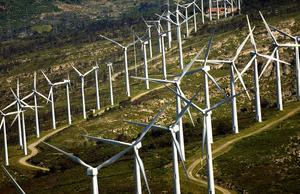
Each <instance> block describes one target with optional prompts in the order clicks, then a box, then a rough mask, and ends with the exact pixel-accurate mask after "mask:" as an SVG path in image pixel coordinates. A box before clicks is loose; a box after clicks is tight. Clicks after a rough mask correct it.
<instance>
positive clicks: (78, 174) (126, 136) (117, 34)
mask: <svg viewBox="0 0 300 194" xmlns="http://www.w3.org/2000/svg"><path fill="white" fill-rule="evenodd" d="M49 2H50V1H49ZM68 2H70V3H71V5H72V3H73V1H72V2H71V1H68ZM86 2H88V1H84V2H82V3H79V4H77V3H75V5H74V6H75V8H76V6H85V5H88V4H86ZM114 2H115V3H120V2H121V4H122V3H123V4H125V3H124V2H123V1H114ZM128 2H130V3H132V1H128ZM126 5H128V7H131V6H132V4H129V3H128V4H127V1H126ZM288 6H293V4H290V5H288ZM116 7H117V8H118V9H121V7H122V6H121V7H118V6H116ZM128 7H127V6H126V9H127V8H128ZM134 7H135V8H132V7H131V8H130V10H131V11H130V12H129V14H128V15H127V16H126V15H123V16H122V17H123V19H122V18H121V19H120V20H113V21H110V22H111V23H105V21H106V20H103V21H102V20H101V21H98V20H97V19H95V18H97V17H98V16H95V17H94V18H93V19H90V18H89V16H91V14H90V13H92V12H87V13H88V14H87V15H88V17H87V16H86V15H85V16H83V15H82V12H79V13H80V14H79V15H73V13H72V12H70V13H68V14H67V13H63V15H62V18H64V20H65V21H64V23H63V25H65V26H63V27H62V28H61V29H65V28H66V29H68V30H69V31H67V32H62V31H60V28H59V25H57V23H56V21H57V20H58V19H57V18H56V17H54V19H53V18H52V19H49V20H46V22H45V23H39V22H37V23H35V24H34V25H32V28H31V30H33V31H37V32H38V33H36V34H35V35H34V36H32V37H25V38H11V39H9V40H6V41H3V42H1V56H0V61H1V68H0V71H1V75H3V76H1V78H0V81H1V83H2V85H1V91H0V92H1V94H2V95H1V101H2V102H10V100H11V99H12V95H11V94H10V93H9V88H10V87H13V88H15V80H16V77H17V76H20V77H21V83H22V85H21V95H22V96H25V95H26V94H27V92H29V91H31V85H32V72H33V70H40V69H44V70H46V73H47V75H49V77H50V79H51V80H54V81H61V80H62V79H64V78H66V76H67V73H69V74H70V77H71V80H72V83H71V84H72V85H71V89H72V90H71V104H72V115H73V116H74V120H75V121H77V122H78V123H76V124H73V125H72V126H70V127H69V128H68V129H66V130H65V131H63V132H61V133H59V134H57V135H55V136H53V137H52V138H50V139H49V140H47V141H48V142H50V143H52V144H54V145H57V146H58V147H61V148H63V149H65V150H66V151H69V152H73V153H74V154H76V155H79V156H80V157H81V158H82V159H83V160H84V161H86V162H87V163H90V164H93V165H97V164H99V163H101V162H102V161H104V160H105V159H107V158H108V157H109V156H111V155H112V154H113V153H116V152H118V151H120V150H121V148H118V147H112V146H107V145H104V144H95V143H93V142H90V141H88V140H86V139H85V138H83V137H82V135H83V134H90V135H95V136H101V137H105V138H113V139H118V140H122V141H128V142H130V141H132V140H134V139H135V138H136V136H137V135H138V134H139V132H140V128H137V127H133V126H130V125H127V124H124V122H123V120H124V119H126V120H134V121H144V122H146V121H149V119H151V117H152V116H153V115H154V114H155V113H156V112H157V111H158V109H159V108H160V107H162V105H163V104H165V103H167V102H172V105H174V103H175V99H174V95H173V94H171V93H170V92H169V91H167V90H166V89H161V90H158V91H155V92H151V93H150V94H147V95H145V96H143V97H142V98H139V99H138V100H136V101H134V102H130V99H128V97H127V96H126V95H125V87H124V73H120V75H119V76H117V77H116V79H115V81H114V82H113V87H114V93H115V101H116V104H117V105H116V106H114V107H111V106H110V105H109V87H108V81H107V67H106V65H105V64H106V62H113V64H114V67H115V70H116V73H118V72H120V71H122V70H123V69H124V68H123V52H122V50H121V49H119V48H117V47H116V46H115V45H112V44H110V43H108V42H107V41H104V40H102V39H99V37H98V35H99V34H100V33H101V34H105V35H107V36H109V37H112V38H116V39H117V40H118V41H120V42H122V43H128V42H130V41H131V35H130V29H129V28H128V27H127V28H124V29H123V28H122V25H124V24H125V25H127V24H134V29H136V31H137V32H138V33H139V34H142V32H143V29H144V25H141V24H135V23H134V22H135V21H134V18H139V17H140V14H141V13H143V14H144V13H146V14H151V13H152V12H156V11H157V12H159V11H158V10H157V8H158V6H157V1H155V2H154V1H153V2H148V3H143V4H135V5H134ZM68 8H69V7H68ZM71 8H74V7H71ZM128 9H129V8H128ZM286 9H287V8H285V9H284V10H286ZM50 10H51V9H50ZM55 10H56V9H55ZM87 10H89V11H91V9H90V7H89V8H87ZM107 10H110V9H107ZM56 11H59V10H56ZM84 11H86V10H83V12H84ZM114 11H115V10H114ZM45 12H47V11H45ZM49 12H51V11H49ZM97 12H99V10H98V11H97ZM112 13H114V12H113V11H112ZM120 13H122V12H120ZM64 14H65V15H64ZM93 16H94V15H93ZM299 17H300V15H299V13H298V12H296V13H295V12H291V13H289V14H285V15H282V16H281V17H280V19H279V17H271V16H268V21H270V22H271V23H272V24H276V26H279V27H282V26H284V27H287V28H289V29H290V28H291V29H292V30H293V33H295V34H297V33H298V32H299V30H300V29H299V27H298V26H299V21H300V20H299ZM124 18H125V19H124ZM126 18H127V19H126ZM129 18H130V21H129V20H128V19H129ZM294 19H295V20H296V21H295V22H290V21H291V20H294ZM107 20H110V18H107ZM251 20H252V21H251V22H253V24H255V25H258V27H257V28H256V34H255V36H256V37H257V39H258V42H259V45H260V47H265V45H266V44H268V43H269V40H268V39H266V38H265V36H264V34H265V29H264V28H263V27H262V26H261V21H260V20H255V19H254V18H253V17H251ZM278 20H281V21H278ZM199 21H200V20H199ZM53 24H54V25H53ZM55 24H56V25H55ZM51 26H52V30H50V27H51ZM198 27H199V28H198V29H199V31H198V32H197V33H192V34H193V37H192V38H191V39H188V38H187V39H185V43H184V45H183V46H184V53H185V63H188V62H189V61H190V59H191V58H192V57H193V56H194V54H195V52H196V51H197V50H200V48H201V47H202V46H204V45H206V44H207V40H208V38H209V33H210V31H211V29H212V28H216V29H217V34H216V37H215V38H214V42H213V49H212V52H211V54H210V58H215V57H217V58H230V57H231V56H232V55H233V53H234V50H235V49H236V48H237V47H238V45H239V43H240V42H241V41H242V39H243V37H245V36H246V32H247V29H246V28H245V18H244V16H241V17H235V18H228V19H227V20H222V21H221V22H212V23H206V24H205V25H201V24H200V23H199V26H198ZM70 29H72V30H70ZM26 30H28V29H26ZM182 30H183V31H184V28H183V29H182ZM153 37H154V40H153V43H154V45H153V48H154V54H155V55H158V54H159V53H158V45H157V40H156V32H154V31H153ZM174 37H175V34H174ZM175 45H176V41H174V42H173V48H174V49H173V50H168V53H167V64H168V73H169V74H170V75H175V74H177V73H179V72H180V70H179V69H178V59H177V56H178V53H177V52H178V51H177V49H176V47H175ZM221 46H222V48H221ZM132 49H133V48H132V47H131V48H130V50H129V57H128V58H129V66H130V68H132V70H131V71H130V75H138V76H143V65H142V53H141V52H140V45H139V44H138V45H137V50H138V51H137V65H138V68H137V72H135V69H134V68H133V67H134V60H133V59H134V57H133V50H132ZM249 49H251V46H250V45H247V46H246V48H245V50H247V52H245V53H242V56H241V59H240V61H239V68H240V69H242V68H243V67H244V64H245V63H246V61H247V60H248V58H249V56H248V51H249ZM201 57H203V56H201ZM95 60H97V61H98V63H99V65H100V98H101V106H102V110H101V111H103V112H104V114H102V115H101V116H98V117H92V116H91V117H90V118H89V119H88V121H82V120H81V118H82V116H81V95H80V84H79V77H78V76H77V75H76V74H75V73H74V72H73V70H72V68H71V67H70V64H71V63H72V62H74V63H75V64H74V65H75V66H76V67H77V68H79V69H80V70H82V71H86V70H88V69H90V68H91V67H92V66H93V65H94V63H95ZM263 62H264V61H262V60H259V63H260V64H262V63H263ZM199 66H201V64H198V63H197V64H195V65H194V68H196V67H199ZM160 69H161V58H160V57H158V58H156V59H153V60H152V61H149V73H150V77H161V70H160ZM228 72H229V69H228V67H226V66H224V67H219V69H213V70H211V72H210V73H211V74H212V75H214V76H215V77H218V78H220V79H219V82H220V83H221V85H222V86H223V87H224V88H225V89H226V90H227V91H228V86H229V85H228V83H229V80H228ZM270 72H271V73H272V70H270ZM136 73H137V74H136ZM93 79H94V78H93V76H89V77H87V79H86V86H87V87H86V100H87V110H90V109H94V108H95V104H96V102H95V89H94V80H93ZM244 79H245V80H246V83H251V81H252V79H253V78H252V70H250V71H249V72H247V73H246V74H245V76H244ZM202 80H203V76H202V75H201V74H200V73H199V74H196V75H194V76H189V77H187V78H185V80H184V81H183V82H182V88H183V90H184V92H185V93H186V94H187V96H189V97H191V96H192V94H194V92H195V88H203V87H202V86H203V85H202ZM130 81H131V89H132V96H136V95H138V94H140V93H142V92H145V91H146V90H145V87H144V83H143V82H141V81H137V80H134V79H131V80H130ZM261 82H262V83H263V84H262V88H261V91H262V94H263V99H262V102H263V104H264V106H263V118H264V119H272V118H273V117H276V116H278V115H277V112H276V110H275V108H274V103H275V98H274V94H275V89H274V88H275V84H274V77H273V76H272V74H271V75H270V76H267V77H265V78H263V79H262V81H261ZM150 85H151V88H155V87H157V86H159V85H158V84H153V83H151V84H150ZM211 86H212V85H211ZM237 86H238V88H239V90H240V88H241V86H240V84H239V83H238V84H237ZM247 86H249V88H251V87H253V85H252V84H247ZM294 86H295V84H294V77H293V75H292V74H287V76H283V88H284V90H285V91H286V92H287V93H286V94H285V95H284V101H285V102H289V101H293V100H295V97H294V95H293V92H294V91H295V87H294ZM38 89H39V91H41V92H42V93H44V94H47V93H48V89H49V88H48V86H47V85H46V82H45V80H44V78H43V77H42V76H41V75H40V74H38ZM289 92H290V93H292V94H290V93H289ZM202 94H203V93H202V92H201V96H200V97H199V98H197V103H198V104H200V105H202V106H203V97H202ZM211 96H212V98H213V99H212V103H216V102H217V101H218V100H219V99H220V94H218V93H217V92H216V88H215V87H213V86H212V87H211ZM55 100H56V114H57V115H56V116H57V121H58V126H62V125H64V124H65V123H66V102H65V91H64V90H59V89H55ZM41 104H42V105H45V103H44V102H41ZM238 105H239V121H240V127H241V129H240V130H241V133H243V132H244V131H247V130H248V129H249V128H251V129H252V130H256V129H258V128H259V127H261V126H263V124H258V125H255V126H256V127H257V128H252V127H253V126H252V125H253V123H254V122H255V120H254V112H253V111H254V110H253V102H250V101H248V100H247V99H246V98H245V95H243V96H241V97H240V98H239V99H238ZM287 105H288V106H293V105H296V106H298V104H290V103H287ZM2 106H5V105H4V104H3V105H2ZM45 106H46V107H45V109H41V112H40V119H41V129H42V132H43V134H46V133H48V132H50V131H51V130H47V131H46V130H45V129H50V128H51V120H50V119H49V118H51V113H50V109H49V107H48V106H49V105H45ZM230 111H231V107H230V104H229V105H224V106H222V107H221V108H220V109H218V111H215V112H214V113H213V128H214V131H213V133H214V138H215V141H216V142H219V141H221V140H222V139H223V138H224V137H226V138H228V137H229V139H230V138H235V137H236V135H232V134H231V123H230V120H231V115H230V114H229V113H230ZM174 112H175V109H174V106H172V108H169V109H168V110H167V113H166V114H165V115H163V117H162V118H161V119H160V120H159V123H160V124H165V125H167V124H169V123H170V121H171V120H172V119H173V118H174ZM224 113H226V114H224ZM192 114H193V117H194V120H195V121H196V126H195V127H192V125H191V123H190V122H189V121H188V118H187V117H186V118H185V119H184V125H185V136H186V137H185V140H186V152H187V153H186V154H187V157H188V158H193V157H195V156H197V157H200V148H201V141H200V140H201V135H202V132H201V128H202V119H201V118H202V117H201V116H199V114H198V113H196V112H194V111H192ZM26 118H27V121H26V125H27V129H28V130H27V135H28V139H29V142H33V141H35V139H36V138H35V137H34V133H35V129H34V122H32V121H33V120H34V115H33V112H31V111H27V112H26ZM16 129H17V128H16V126H13V127H11V129H10V130H9V145H10V158H11V164H12V165H11V166H10V169H11V170H12V171H15V172H16V174H15V176H16V177H17V178H18V182H19V183H20V184H21V185H22V187H24V190H25V191H27V192H28V193H40V188H43V193H53V190H55V193H88V192H90V184H91V183H90V179H89V178H88V177H87V176H85V169H83V168H82V167H80V166H77V165H75V164H74V163H72V162H71V161H69V160H68V159H67V158H66V157H64V156H61V155H60V154H57V153H56V152H55V151H54V150H52V149H50V148H48V147H46V146H45V145H40V146H39V149H40V151H41V152H40V153H39V154H38V155H37V156H36V157H34V158H33V159H32V160H31V162H32V163H33V164H37V165H40V166H45V167H48V168H50V172H35V171H31V170H30V169H26V168H24V167H21V166H20V165H19V164H18V163H17V159H18V158H20V157H21V156H22V152H21V150H20V149H19V148H18V146H16V144H17V130H16ZM291 134H293V132H291ZM273 137H278V136H275V135H273ZM1 138H2V137H1ZM260 140H261V139H260ZM170 142H171V139H170V136H169V134H167V133H165V132H162V131H152V132H151V133H150V134H149V135H148V136H147V138H146V141H145V142H143V148H142V149H141V157H142V159H143V160H144V163H145V167H146V172H147V175H148V179H149V183H150V188H151V189H152V193H162V192H165V193H172V165H171V164H172V163H171V154H170V153H171V152H170V151H171V147H170ZM222 143H224V142H222ZM256 143H257V141H256ZM275 143H279V144H280V143H281V142H280V141H279V140H278V141H274V145H275ZM274 145H273V146H274ZM248 146H249V145H248ZM269 147H270V146H269ZM269 147H267V148H269ZM243 148H245V147H243ZM259 148H260V149H263V148H264V146H260V147H259ZM263 152H266V151H262V153H263ZM230 153H231V152H230ZM253 158H254V157H251V159H253ZM263 159H265V158H263ZM267 159H268V158H267ZM221 161H222V160H221V158H220V164H222V162H221ZM188 162H189V161H188ZM235 162H237V161H235ZM247 162H248V161H247ZM260 162H261V163H263V161H260ZM218 163H219V162H217V164H218ZM257 164H258V163H257ZM223 165H228V163H226V162H224V163H223ZM258 165H260V164H258ZM238 166H240V165H238ZM216 167H217V168H218V167H219V166H218V165H217V166H216ZM132 170H133V161H132V155H130V154H128V155H126V156H125V157H124V158H122V159H121V160H120V161H118V162H117V163H116V164H114V165H113V166H110V167H108V168H105V169H103V171H101V172H100V174H99V183H100V191H101V192H103V193H133V192H134V176H133V171H132ZM218 172H219V171H218ZM221 172H223V171H221V170H220V173H221ZM230 173H231V172H230ZM233 173H236V174H238V172H233ZM0 174H1V177H0V193H3V192H6V193H7V192H8V193H13V192H14V191H15V190H14V188H13V187H12V186H11V184H10V183H9V182H8V181H7V179H5V177H4V176H2V175H3V174H2V172H1V173H0ZM181 174H182V175H183V172H182V173H181ZM220 176H222V177H220V178H219V176H218V174H217V177H218V179H222V178H223V175H220ZM226 176H228V177H229V178H230V176H231V174H226ZM286 177H287V176H286ZM224 179H225V178H224ZM224 179H223V180H224ZM287 179H289V177H287ZM229 180H231V179H229ZM234 181H235V180H232V183H233V184H234V185H235V184H236V185H237V186H235V187H234V190H237V191H240V190H242V189H244V188H246V189H247V190H248V191H251V189H248V188H247V187H246V186H244V185H243V184H244V183H242V182H241V187H239V186H240V185H239V182H234ZM181 182H182V191H183V193H205V192H206V190H205V188H204V187H203V185H198V184H196V183H194V182H192V181H190V180H187V179H186V178H185V177H184V176H182V177H181ZM33 184H34V185H35V187H32V185H33ZM249 184H250V183H249ZM251 184H252V186H256V185H255V184H256V183H251ZM258 185H259V184H258ZM249 187H250V186H249ZM144 188H145V187H144Z"/></svg>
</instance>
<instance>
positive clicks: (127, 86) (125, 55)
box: [100, 35, 138, 97]
mask: <svg viewBox="0 0 300 194" xmlns="http://www.w3.org/2000/svg"><path fill="white" fill-rule="evenodd" d="M100 37H102V38H104V39H106V40H108V41H110V42H112V43H114V44H116V45H118V46H119V47H121V48H122V49H123V51H124V64H125V84H126V92H127V96H128V97H130V83H129V72H128V58H127V53H128V48H129V47H130V46H132V45H134V44H135V43H136V42H138V40H136V41H135V42H132V43H129V44H128V45H126V46H124V45H122V44H120V43H118V42H116V41H114V40H112V39H110V38H107V37H106V36H103V35H100Z"/></svg>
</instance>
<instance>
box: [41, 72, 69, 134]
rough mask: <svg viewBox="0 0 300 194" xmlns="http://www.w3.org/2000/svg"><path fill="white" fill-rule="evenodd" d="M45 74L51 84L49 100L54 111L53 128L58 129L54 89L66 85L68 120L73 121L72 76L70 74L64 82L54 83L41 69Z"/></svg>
mask: <svg viewBox="0 0 300 194" xmlns="http://www.w3.org/2000/svg"><path fill="white" fill-rule="evenodd" d="M41 72H42V74H43V76H44V77H45V79H46V81H47V83H48V85H49V86H50V90H49V95H48V100H49V99H50V100H49V101H50V103H51V112H52V127H53V129H56V118H55V101H54V91H53V88H54V87H57V86H61V85H65V86H66V94H67V106H68V122H69V124H71V123H72V121H71V104H70V94H69V86H70V78H69V76H68V79H65V80H64V81H62V82H57V83H52V82H51V81H50V79H49V78H48V77H47V76H46V74H45V73H44V72H43V71H41Z"/></svg>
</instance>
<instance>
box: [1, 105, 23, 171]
mask: <svg viewBox="0 0 300 194" xmlns="http://www.w3.org/2000/svg"><path fill="white" fill-rule="evenodd" d="M0 114H1V116H2V119H1V123H0V130H1V129H2V130H3V141H4V142H3V143H4V159H5V165H6V166H8V165H9V161H8V148H7V133H6V117H7V116H10V115H16V117H15V119H17V117H18V115H19V114H20V112H18V111H15V112H8V113H4V112H2V111H1V110H0Z"/></svg>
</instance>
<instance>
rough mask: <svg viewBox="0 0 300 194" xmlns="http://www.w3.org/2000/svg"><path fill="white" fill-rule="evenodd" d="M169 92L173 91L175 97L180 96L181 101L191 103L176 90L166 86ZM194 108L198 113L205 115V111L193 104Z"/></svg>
mask: <svg viewBox="0 0 300 194" xmlns="http://www.w3.org/2000/svg"><path fill="white" fill-rule="evenodd" d="M165 86H166V87H167V88H168V89H169V90H171V91H172V92H173V93H174V94H175V95H177V96H179V97H180V98H181V100H183V101H185V102H186V103H190V101H189V100H188V99H187V98H185V97H183V96H182V95H180V94H178V93H177V92H176V91H175V90H174V89H172V88H170V87H169V86H167V85H165ZM191 106H192V107H194V108H195V109H196V110H197V111H199V112H201V113H202V114H204V110H203V109H201V108H199V107H198V106H197V105H196V104H194V103H192V104H191Z"/></svg>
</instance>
